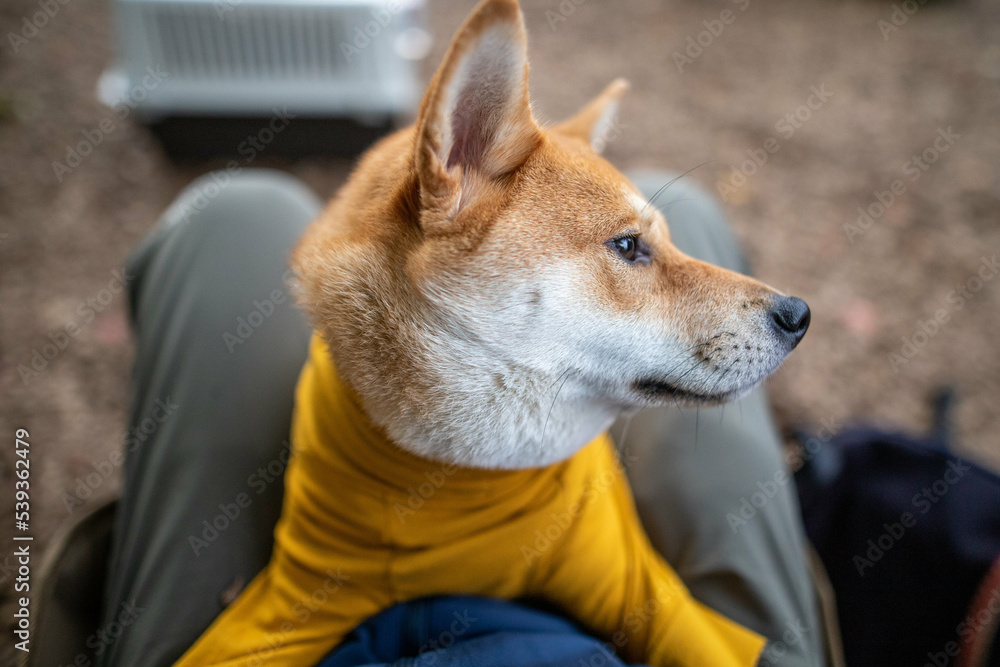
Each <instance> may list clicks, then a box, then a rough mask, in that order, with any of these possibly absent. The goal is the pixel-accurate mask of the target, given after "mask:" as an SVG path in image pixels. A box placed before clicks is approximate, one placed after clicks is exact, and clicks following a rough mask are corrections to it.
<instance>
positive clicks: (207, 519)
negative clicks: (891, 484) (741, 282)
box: [97, 170, 822, 667]
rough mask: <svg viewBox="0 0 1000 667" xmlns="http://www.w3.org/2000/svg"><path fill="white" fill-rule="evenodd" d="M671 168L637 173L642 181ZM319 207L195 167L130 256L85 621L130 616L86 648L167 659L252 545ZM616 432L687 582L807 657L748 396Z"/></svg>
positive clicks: (792, 527)
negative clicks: (300, 273)
mask: <svg viewBox="0 0 1000 667" xmlns="http://www.w3.org/2000/svg"><path fill="white" fill-rule="evenodd" d="M668 178H669V177H668V176H667V175H665V174H662V173H643V174H636V175H634V179H635V182H636V184H637V185H638V186H639V187H640V188H641V189H642V190H643V191H644V192H646V193H647V196H649V195H651V194H652V192H653V191H655V190H656V189H657V188H659V187H660V186H661V185H663V184H664V183H665V182H666V181H667V180H668ZM320 206H321V204H320V201H319V200H318V199H317V198H316V197H315V196H314V195H313V194H312V193H311V192H309V191H308V190H307V189H306V188H305V187H304V186H303V185H302V184H301V183H299V182H298V181H296V180H295V179H293V178H292V177H290V176H288V175H284V174H281V173H278V172H273V171H257V170H245V171H243V172H242V173H239V174H235V175H230V174H220V173H217V174H213V175H209V176H205V177H203V178H201V179H199V180H198V181H196V182H195V183H194V184H192V185H191V186H190V187H189V188H188V189H187V190H186V191H185V192H184V193H182V194H181V195H180V196H179V197H178V199H177V201H176V202H175V203H174V204H173V205H172V206H171V207H170V209H169V210H168V211H167V212H166V213H165V214H164V217H163V219H162V220H161V222H160V224H159V225H158V227H157V228H156V230H155V231H154V232H153V233H152V234H151V235H150V237H149V238H148V239H146V241H145V242H144V243H143V244H142V246H141V247H140V248H139V249H138V250H137V251H136V252H135V253H134V255H133V256H132V257H131V259H130V260H129V263H128V273H129V274H131V275H133V276H135V278H134V279H133V281H132V282H131V284H130V290H131V293H130V299H131V302H130V303H131V310H132V324H133V327H134V329H135V334H136V339H137V352H136V362H135V370H134V376H133V382H134V395H133V402H132V407H131V417H130V422H131V423H130V428H132V427H135V428H137V429H138V431H136V433H139V434H141V438H137V439H136V442H134V443H131V445H130V446H129V451H128V453H127V458H126V463H125V480H124V486H123V494H122V498H121V501H120V504H119V511H118V513H117V516H116V519H115V521H116V523H115V528H114V535H113V541H112V554H111V558H110V563H109V570H108V578H107V584H106V588H105V595H104V605H103V606H104V612H103V619H102V620H101V626H102V627H104V626H105V625H106V624H107V623H111V622H113V620H114V619H116V618H120V617H121V616H122V614H123V612H124V611H128V614H129V619H130V620H129V623H128V624H127V625H124V624H122V628H121V632H120V634H118V636H117V637H115V638H114V641H111V642H108V643H106V644H105V645H102V647H101V650H100V655H99V656H98V660H97V664H98V665H105V666H107V665H122V666H124V665H128V666H129V667H161V666H165V665H170V664H171V663H172V662H173V661H174V660H176V659H177V658H178V657H179V656H180V655H181V654H182V653H183V652H184V650H185V649H186V648H187V647H188V646H190V645H191V644H192V643H193V642H194V640H195V639H196V638H197V637H198V635H199V634H200V633H201V632H202V631H203V630H204V629H205V628H206V627H207V626H208V625H209V624H210V623H211V621H212V620H213V619H214V618H215V616H216V615H218V614H219V612H220V611H221V610H222V609H223V607H224V605H225V604H226V603H227V602H228V601H230V600H231V599H232V598H233V597H234V596H235V595H236V594H237V593H238V591H239V590H240V589H241V588H242V587H243V586H244V585H245V584H246V583H247V582H249V580H250V579H252V578H253V576H254V575H255V574H256V573H257V572H258V571H259V570H260V569H261V568H263V566H264V565H265V564H266V563H267V561H268V558H269V556H270V552H271V547H272V543H273V537H272V531H273V528H274V525H275V523H276V522H277V519H278V515H279V513H280V510H281V498H282V474H283V472H284V467H285V463H286V462H287V457H288V443H287V438H288V433H289V425H290V421H291V414H292V404H293V389H294V386H295V383H296V380H297V377H298V374H299V370H300V368H301V366H302V364H303V362H304V360H305V357H306V347H307V342H308V339H309V331H310V329H309V325H308V323H307V322H306V320H305V318H304V316H303V315H302V314H301V313H300V312H299V311H298V310H297V309H296V307H295V306H294V304H293V303H292V296H291V294H290V292H289V288H288V284H287V282H286V279H287V271H288V269H287V259H288V254H289V252H290V250H291V248H292V247H293V245H294V243H295V241H296V240H297V238H298V237H299V235H300V234H301V233H302V231H303V229H304V228H305V226H306V225H307V224H308V223H309V222H310V221H311V220H312V219H313V218H314V217H315V216H316V215H317V213H318V212H319V210H320ZM657 206H659V207H660V208H661V210H663V211H664V213H665V214H666V216H667V219H668V221H669V222H670V225H671V231H672V234H673V236H674V239H675V242H676V243H677V245H678V246H679V247H680V248H681V249H683V250H685V251H686V252H688V253H689V254H692V255H694V256H696V257H699V258H701V259H704V260H706V261H710V262H713V263H716V264H720V265H722V266H727V267H729V268H733V269H736V270H743V268H744V266H743V263H742V260H741V256H740V254H739V251H738V249H737V246H736V244H735V242H734V240H733V238H732V237H731V235H730V233H729V231H728V229H727V227H726V224H725V220H724V218H723V216H722V214H721V212H720V211H719V210H718V208H717V207H716V205H715V204H714V203H713V202H712V201H711V200H710V199H709V198H708V197H707V196H706V195H704V194H703V193H701V192H700V191H698V190H696V189H695V188H693V187H691V186H689V185H686V184H685V183H684V182H683V181H678V182H677V183H674V184H673V185H671V186H670V187H669V188H668V189H667V190H665V191H664V192H663V193H662V194H661V195H660V197H659V198H658V200H657ZM626 424H627V426H626ZM626 431H627V432H626ZM623 432H625V433H624V439H623V440H624V441H622V435H623ZM615 433H616V435H617V436H618V438H619V442H620V444H621V446H622V451H623V454H624V457H625V458H624V460H625V463H626V465H627V467H628V470H629V473H630V477H631V479H632V482H633V485H634V488H635V493H636V498H637V501H638V503H639V506H640V511H641V513H642V516H643V520H644V523H645V524H646V527H647V529H648V531H649V533H650V535H651V537H652V540H653V543H654V544H655V545H656V546H657V548H658V549H659V550H660V551H661V552H662V553H663V554H664V556H666V558H667V560H668V561H669V562H670V563H671V564H672V565H673V566H674V568H676V570H677V571H678V573H679V574H680V576H681V577H682V578H683V579H684V581H685V582H686V583H687V585H688V586H689V587H690V588H691V590H692V592H693V594H694V595H695V596H696V597H698V598H699V599H701V600H702V601H704V602H706V603H707V604H709V605H711V606H713V607H715V608H717V609H719V610H720V611H722V612H723V613H725V614H726V615H728V616H730V617H732V618H733V619H735V620H737V621H739V622H741V623H743V624H744V625H746V626H748V627H750V628H752V629H754V630H756V631H758V632H760V633H762V634H764V635H766V636H767V637H768V638H770V639H771V642H770V644H769V645H768V648H767V649H766V651H765V654H764V658H763V659H762V661H761V664H762V665H786V666H789V667H791V666H799V665H820V664H821V663H822V658H821V649H820V646H821V642H820V637H821V630H820V627H819V621H818V616H817V612H816V603H815V600H814V593H813V588H812V583H811V579H810V575H809V572H808V569H807V567H806V562H805V557H804V538H803V533H802V528H801V526H800V519H799V513H798V507H797V505H796V500H795V494H794V489H793V488H792V486H791V484H792V483H791V481H789V479H788V477H785V478H784V481H783V482H781V481H775V480H776V479H779V478H780V477H781V475H782V474H783V473H784V472H785V466H784V464H783V461H782V457H781V454H780V451H779V441H778V438H777V436H776V434H775V430H774V425H773V423H772V421H771V418H770V415H769V412H768V407H767V402H766V399H765V398H764V395H763V393H762V392H757V393H755V394H753V395H751V396H750V397H748V398H746V399H744V400H743V401H742V406H741V407H739V406H735V405H733V406H729V407H728V408H726V410H725V413H724V414H723V412H722V410H721V409H711V410H701V412H700V414H698V413H695V412H692V411H686V410H677V409H661V410H646V411H643V412H641V413H640V414H638V415H635V416H633V417H631V418H630V419H623V420H621V421H620V423H619V424H617V425H616V429H615ZM696 436H697V437H696ZM754 494H757V495H756V496H755V495H754ZM761 498H763V499H764V501H763V502H762V501H761ZM744 501H746V502H747V503H749V507H750V508H752V509H753V510H754V513H753V515H750V513H749V511H748V510H747V509H746V507H745V506H744ZM741 511H742V514H741ZM734 517H736V518H737V519H739V521H734V519H733V518H734ZM301 667H311V666H307V665H303V666H301ZM706 667H710V666H706Z"/></svg>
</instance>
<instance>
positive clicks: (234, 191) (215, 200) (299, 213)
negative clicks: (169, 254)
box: [163, 167, 321, 228]
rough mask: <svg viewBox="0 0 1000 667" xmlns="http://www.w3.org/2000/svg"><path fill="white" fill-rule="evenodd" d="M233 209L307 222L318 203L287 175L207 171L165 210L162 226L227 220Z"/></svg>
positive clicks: (317, 207) (262, 171) (230, 170)
mask: <svg viewBox="0 0 1000 667" xmlns="http://www.w3.org/2000/svg"><path fill="white" fill-rule="evenodd" d="M236 208H242V209H246V210H249V211H257V212H258V213H261V214H262V215H263V216H266V215H267V214H268V213H269V212H272V211H282V212H285V215H282V217H283V218H285V219H287V218H288V217H292V218H301V219H304V220H306V221H308V220H311V219H312V218H314V217H315V216H316V215H318V213H319V211H320V209H321V203H320V201H319V199H317V197H316V195H315V194H314V193H313V192H312V191H311V190H310V189H309V188H308V187H307V186H306V185H305V184H304V183H303V182H302V181H300V180H299V179H297V178H295V177H294V176H292V175H291V174H287V173H284V172H281V171H277V170H273V169H240V168H238V167H236V168H232V169H223V170H219V171H213V172H210V173H208V174H205V175H203V176H201V177H199V178H198V179H196V180H195V181H194V182H193V183H191V184H190V185H188V186H187V187H186V188H185V189H184V190H183V191H182V192H181V193H180V195H178V197H177V198H176V199H175V200H174V202H173V203H172V204H171V205H170V208H168V209H167V211H166V213H165V214H164V216H163V224H164V225H165V226H166V227H168V228H169V227H173V226H176V225H180V224H187V223H192V222H195V221H198V220H217V219H219V218H222V219H227V218H228V217H229V216H228V215H225V214H224V212H227V211H230V210H233V209H236ZM220 214H221V215H220ZM239 217H240V218H244V219H245V216H239Z"/></svg>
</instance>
